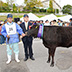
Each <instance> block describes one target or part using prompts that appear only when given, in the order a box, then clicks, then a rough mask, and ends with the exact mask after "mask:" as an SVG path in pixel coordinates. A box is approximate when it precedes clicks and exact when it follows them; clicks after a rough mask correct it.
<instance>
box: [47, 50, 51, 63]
mask: <svg viewBox="0 0 72 72" xmlns="http://www.w3.org/2000/svg"><path fill="white" fill-rule="evenodd" d="M48 53H49V56H48V61H47V63H50V60H51V58H50V57H51V54H50V49H49V50H48Z"/></svg>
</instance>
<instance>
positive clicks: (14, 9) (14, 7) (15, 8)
mask: <svg viewBox="0 0 72 72" xmlns="http://www.w3.org/2000/svg"><path fill="white" fill-rule="evenodd" d="M13 12H17V7H16V6H15V4H13Z"/></svg>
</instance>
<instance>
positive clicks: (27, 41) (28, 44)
mask: <svg viewBox="0 0 72 72" xmlns="http://www.w3.org/2000/svg"><path fill="white" fill-rule="evenodd" d="M31 25H32V23H30V22H29V16H28V15H27V14H25V15H24V22H23V23H22V24H20V27H21V28H22V30H23V32H24V33H25V32H27V31H28V30H29V27H30V26H31ZM32 40H33V38H32V37H31V36H29V37H28V36H25V37H23V38H22V42H23V44H24V52H25V58H24V61H27V60H28V56H29V57H30V59H31V60H35V59H34V57H33V50H32Z"/></svg>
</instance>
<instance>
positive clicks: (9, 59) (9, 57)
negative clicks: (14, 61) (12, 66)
mask: <svg viewBox="0 0 72 72" xmlns="http://www.w3.org/2000/svg"><path fill="white" fill-rule="evenodd" d="M7 57H8V61H7V62H6V64H9V63H10V62H11V56H10V55H7Z"/></svg>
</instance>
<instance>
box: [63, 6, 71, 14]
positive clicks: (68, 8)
mask: <svg viewBox="0 0 72 72" xmlns="http://www.w3.org/2000/svg"><path fill="white" fill-rule="evenodd" d="M71 11H72V6H71V5H65V6H64V7H63V9H62V12H63V13H68V14H71Z"/></svg>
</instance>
